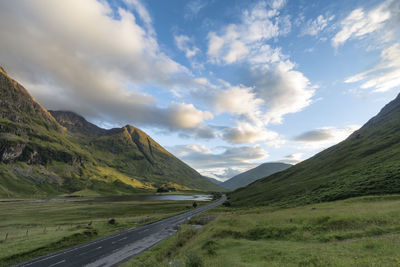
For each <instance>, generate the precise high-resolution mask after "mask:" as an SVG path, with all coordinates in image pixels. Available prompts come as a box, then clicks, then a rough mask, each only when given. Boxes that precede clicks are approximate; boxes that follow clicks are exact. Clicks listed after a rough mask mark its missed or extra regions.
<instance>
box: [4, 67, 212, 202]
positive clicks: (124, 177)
mask: <svg viewBox="0 0 400 267" xmlns="http://www.w3.org/2000/svg"><path fill="white" fill-rule="evenodd" d="M66 119H68V118H66ZM78 119H82V120H84V119H83V118H81V117H79V116H78ZM84 121H85V120H84ZM85 122H86V121H85ZM67 128H68V127H67ZM69 130H70V129H69V128H68V130H66V128H64V127H62V126H61V125H60V124H59V123H58V122H57V121H56V120H55V119H54V117H53V116H52V115H51V114H50V113H49V112H48V111H47V110H45V109H44V108H43V107H42V106H41V105H40V104H39V103H37V102H36V101H35V100H34V99H33V98H32V97H31V96H30V95H29V93H28V92H27V91H26V90H25V88H23V87H22V86H21V85H20V84H18V83H17V82H16V81H14V80H13V79H11V78H10V77H9V76H8V75H7V74H6V73H5V72H4V70H3V69H0V197H46V196H54V195H58V194H66V193H72V192H75V191H81V190H83V192H85V190H91V191H94V192H97V193H99V194H105V195H120V194H132V193H135V192H140V191H143V190H149V189H151V190H154V189H155V188H156V187H157V186H159V185H162V184H167V185H168V186H173V187H176V188H177V189H180V190H187V189H197V190H204V191H213V190H215V191H216V190H219V189H220V188H219V187H218V186H216V185H214V184H213V183H211V182H210V181H208V180H206V179H204V178H202V177H201V175H200V174H199V173H197V172H196V171H195V170H193V169H192V168H190V167H189V166H187V165H186V164H184V163H183V162H181V161H180V160H179V159H177V158H175V157H174V156H173V155H172V154H170V153H169V152H167V151H166V150H165V149H163V148H162V147H161V146H160V145H159V144H157V143H156V142H155V141H154V140H152V139H151V138H150V137H149V136H147V135H146V134H145V133H144V132H142V131H140V130H139V129H137V128H135V127H132V126H126V127H124V128H121V129H114V131H111V133H109V132H108V131H107V130H104V129H100V128H98V127H97V126H95V125H93V124H90V123H88V122H86V124H83V125H81V128H80V130H82V131H83V134H82V133H81V134H80V133H77V132H73V131H69ZM85 130H86V131H85ZM93 132H95V134H94V135H91V133H93Z"/></svg>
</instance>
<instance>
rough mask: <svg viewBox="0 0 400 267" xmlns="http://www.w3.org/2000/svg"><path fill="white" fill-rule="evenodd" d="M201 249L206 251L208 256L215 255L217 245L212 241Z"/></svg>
mask: <svg viewBox="0 0 400 267" xmlns="http://www.w3.org/2000/svg"><path fill="white" fill-rule="evenodd" d="M201 248H202V249H204V250H206V251H207V254H208V255H216V254H217V252H216V250H217V243H216V242H215V241H213V240H209V241H207V242H206V243H204V245H203V246H202V247H201Z"/></svg>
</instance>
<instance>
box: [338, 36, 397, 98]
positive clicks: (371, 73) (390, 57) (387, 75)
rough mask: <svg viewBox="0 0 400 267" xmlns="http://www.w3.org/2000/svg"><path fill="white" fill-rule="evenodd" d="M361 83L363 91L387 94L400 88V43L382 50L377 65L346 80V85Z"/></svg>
mask: <svg viewBox="0 0 400 267" xmlns="http://www.w3.org/2000/svg"><path fill="white" fill-rule="evenodd" d="M361 81H363V83H362V84H361V85H360V88H361V89H373V91H374V92H386V91H389V90H391V89H393V88H396V87H400V43H396V44H393V45H392V46H390V47H388V48H386V49H384V50H382V52H381V60H380V62H379V63H378V64H377V65H375V66H374V67H372V68H370V69H368V70H366V71H364V72H361V73H358V74H356V75H353V76H351V77H349V78H347V79H346V80H345V82H346V83H355V82H361Z"/></svg>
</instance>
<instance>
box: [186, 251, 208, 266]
mask: <svg viewBox="0 0 400 267" xmlns="http://www.w3.org/2000/svg"><path fill="white" fill-rule="evenodd" d="M185 266H186V267H202V266H204V264H203V259H202V258H201V257H200V256H198V255H197V254H194V253H190V254H188V255H187V256H186V261H185Z"/></svg>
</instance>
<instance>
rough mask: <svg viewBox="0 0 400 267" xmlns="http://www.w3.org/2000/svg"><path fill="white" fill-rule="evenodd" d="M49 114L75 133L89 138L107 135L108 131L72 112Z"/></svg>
mask: <svg viewBox="0 0 400 267" xmlns="http://www.w3.org/2000/svg"><path fill="white" fill-rule="evenodd" d="M49 112H50V113H51V115H52V116H53V117H54V118H55V119H56V120H57V122H58V123H59V124H61V125H62V126H63V127H65V128H66V129H67V130H68V131H71V132H73V133H82V134H85V135H89V136H101V135H105V134H107V130H105V129H102V128H100V127H98V126H96V125H94V124H93V123H90V122H88V121H87V120H86V119H85V118H84V117H82V116H81V115H78V114H76V113H74V112H72V111H62V110H57V111H56V110H49Z"/></svg>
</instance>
